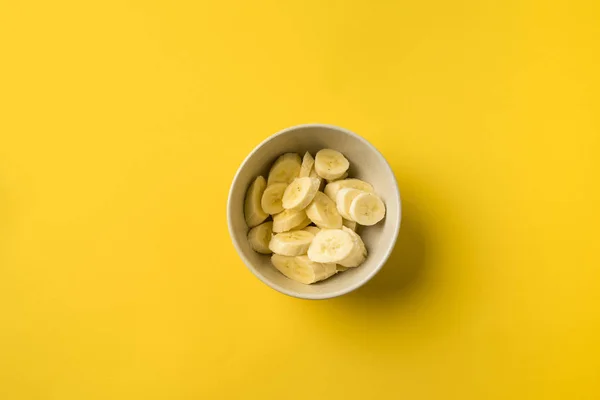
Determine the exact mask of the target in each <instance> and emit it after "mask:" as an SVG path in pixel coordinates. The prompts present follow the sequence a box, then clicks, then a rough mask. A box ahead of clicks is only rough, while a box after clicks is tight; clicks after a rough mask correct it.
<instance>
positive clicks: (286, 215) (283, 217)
mask: <svg viewBox="0 0 600 400" xmlns="http://www.w3.org/2000/svg"><path fill="white" fill-rule="evenodd" d="M306 219H307V216H306V213H305V212H304V210H302V211H295V210H285V211H283V212H281V213H279V214H277V215H274V216H273V232H275V233H280V232H287V231H291V230H292V229H294V228H296V227H297V226H299V225H300V224H302V223H304V222H305V221H306ZM309 221H310V220H309ZM309 224H310V222H309ZM307 225H308V224H307ZM307 225H304V226H307Z"/></svg>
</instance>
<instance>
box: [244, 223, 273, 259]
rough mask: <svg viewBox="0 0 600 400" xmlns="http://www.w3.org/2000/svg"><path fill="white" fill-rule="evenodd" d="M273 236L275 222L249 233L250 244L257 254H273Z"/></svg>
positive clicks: (251, 230)
mask: <svg viewBox="0 0 600 400" xmlns="http://www.w3.org/2000/svg"><path fill="white" fill-rule="evenodd" d="M272 236H273V222H272V221H269V222H265V223H263V224H260V225H258V226H255V227H254V228H252V229H250V232H248V242H250V246H251V247H252V249H254V251H256V252H257V253H261V254H271V253H272V252H271V249H269V243H270V242H271V237H272Z"/></svg>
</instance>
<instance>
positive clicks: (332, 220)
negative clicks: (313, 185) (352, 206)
mask: <svg viewBox="0 0 600 400" xmlns="http://www.w3.org/2000/svg"><path fill="white" fill-rule="evenodd" d="M306 215H307V216H308V218H310V220H311V221H312V222H314V223H315V225H317V226H318V227H319V228H328V229H339V228H341V227H342V216H341V215H340V213H339V212H338V210H337V208H336V206H335V203H334V202H333V201H332V200H331V199H330V198H329V197H327V196H325V195H324V194H323V193H321V192H317V194H316V195H315V198H314V199H313V201H312V203H310V205H309V206H308V207H306Z"/></svg>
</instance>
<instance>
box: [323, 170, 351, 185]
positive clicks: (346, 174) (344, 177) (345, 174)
mask: <svg viewBox="0 0 600 400" xmlns="http://www.w3.org/2000/svg"><path fill="white" fill-rule="evenodd" d="M347 177H348V173H347V172H344V175H342V176H340V177H339V178H336V179H327V183H331V182H335V181H339V180H342V179H346V178H347Z"/></svg>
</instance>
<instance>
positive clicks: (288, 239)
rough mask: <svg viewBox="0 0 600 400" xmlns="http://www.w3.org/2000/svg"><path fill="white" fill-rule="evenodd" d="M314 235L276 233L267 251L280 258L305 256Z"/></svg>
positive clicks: (294, 232)
mask: <svg viewBox="0 0 600 400" xmlns="http://www.w3.org/2000/svg"><path fill="white" fill-rule="evenodd" d="M314 237H315V235H313V234H312V233H310V232H307V231H290V232H283V233H278V234H277V235H275V236H273V237H272V238H271V242H270V243H269V249H271V251H272V252H273V253H275V254H279V255H282V256H301V255H303V254H306V252H307V251H308V248H309V246H310V243H311V242H312V241H313V239H314Z"/></svg>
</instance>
